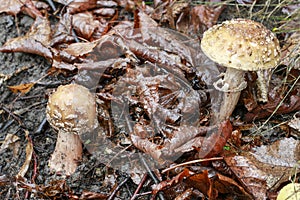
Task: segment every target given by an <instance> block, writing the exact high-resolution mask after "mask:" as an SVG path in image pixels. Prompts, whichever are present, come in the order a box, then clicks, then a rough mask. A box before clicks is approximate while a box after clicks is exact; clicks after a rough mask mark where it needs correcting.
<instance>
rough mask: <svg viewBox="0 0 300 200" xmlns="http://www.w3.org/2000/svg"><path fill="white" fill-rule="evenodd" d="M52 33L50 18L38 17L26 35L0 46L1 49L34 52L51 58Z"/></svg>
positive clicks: (2, 50)
mask: <svg viewBox="0 0 300 200" xmlns="http://www.w3.org/2000/svg"><path fill="white" fill-rule="evenodd" d="M50 35H51V29H50V22H49V20H48V19H47V18H45V17H37V18H36V19H35V21H34V23H33V24H32V26H31V28H30V31H29V32H28V33H27V34H26V35H25V36H20V37H17V38H13V39H11V40H9V41H7V42H6V43H5V44H4V45H3V46H2V47H0V51H1V52H25V53H32V54H37V55H40V56H43V57H45V58H48V59H51V58H52V51H51V48H50V47H49V44H50Z"/></svg>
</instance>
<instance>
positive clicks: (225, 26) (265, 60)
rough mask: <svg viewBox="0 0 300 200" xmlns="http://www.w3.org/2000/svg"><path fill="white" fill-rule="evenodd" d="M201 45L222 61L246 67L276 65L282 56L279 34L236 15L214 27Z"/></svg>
mask: <svg viewBox="0 0 300 200" xmlns="http://www.w3.org/2000/svg"><path fill="white" fill-rule="evenodd" d="M201 48H202V50H203V52H204V53H205V54H206V55H207V56H208V57H209V58H210V59H211V60H213V61H215V62H217V63H219V64H220V65H223V66H225V67H229V68H235V69H239V70H244V71H257V70H264V69H269V68H273V67H275V66H276V65H277V64H278V62H279V59H280V46H279V42H278V39H277V38H276V37H275V35H274V34H273V33H272V32H271V31H270V30H268V29H267V28H266V27H264V26H263V25H262V24H260V23H258V22H254V21H252V20H248V19H233V20H230V21H225V22H223V23H222V24H218V25H215V26H213V27H211V28H210V29H208V30H207V31H206V32H205V33H204V35H203V38H202V41H201Z"/></svg>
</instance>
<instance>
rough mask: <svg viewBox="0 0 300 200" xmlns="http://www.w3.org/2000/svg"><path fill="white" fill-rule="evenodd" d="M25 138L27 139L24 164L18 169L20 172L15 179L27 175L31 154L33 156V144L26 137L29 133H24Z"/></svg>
mask: <svg viewBox="0 0 300 200" xmlns="http://www.w3.org/2000/svg"><path fill="white" fill-rule="evenodd" d="M25 134H26V137H27V146H26V158H25V162H24V163H23V165H22V167H21V168H20V171H19V173H18V175H17V177H24V176H25V174H26V173H27V170H28V169H29V165H30V162H31V158H32V154H33V144H32V141H31V139H30V138H29V137H28V135H29V132H28V131H25Z"/></svg>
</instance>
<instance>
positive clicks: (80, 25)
mask: <svg viewBox="0 0 300 200" xmlns="http://www.w3.org/2000/svg"><path fill="white" fill-rule="evenodd" d="M72 25H73V27H74V29H75V31H76V33H77V34H78V35H79V36H80V37H83V38H84V39H86V40H90V38H91V37H92V35H93V33H94V32H95V31H96V30H97V29H99V28H100V26H101V24H100V22H99V21H98V20H95V19H94V16H93V15H92V13H91V12H84V13H77V14H74V15H73V20H72Z"/></svg>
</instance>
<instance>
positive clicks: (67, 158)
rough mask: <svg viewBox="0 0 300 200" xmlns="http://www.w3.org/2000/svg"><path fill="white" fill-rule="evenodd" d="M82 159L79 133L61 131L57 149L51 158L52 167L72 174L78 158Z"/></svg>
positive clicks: (50, 164)
mask: <svg viewBox="0 0 300 200" xmlns="http://www.w3.org/2000/svg"><path fill="white" fill-rule="evenodd" d="M81 159H82V143H81V140H80V137H79V135H76V134H69V133H66V132H64V131H61V130H60V131H59V132H58V135H57V142H56V146H55V150H54V152H53V154H52V157H51V159H50V160H49V166H50V169H52V170H55V171H59V172H64V174H66V175H71V174H72V173H74V172H75V170H76V167H77V162H78V160H81Z"/></svg>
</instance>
